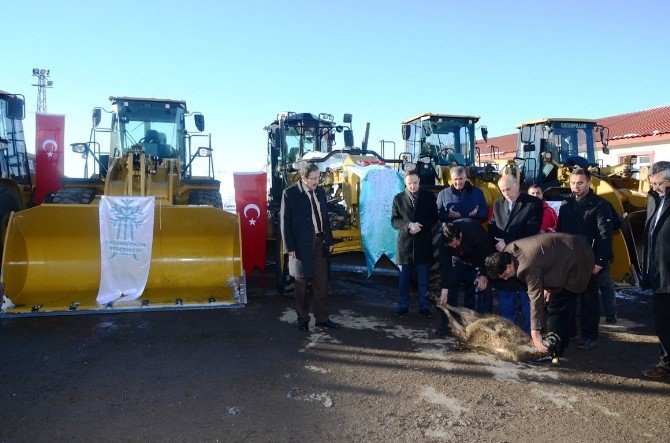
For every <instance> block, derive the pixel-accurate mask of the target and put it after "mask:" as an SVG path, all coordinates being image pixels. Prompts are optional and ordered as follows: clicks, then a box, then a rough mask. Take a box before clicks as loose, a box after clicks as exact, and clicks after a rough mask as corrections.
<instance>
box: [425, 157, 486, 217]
mask: <svg viewBox="0 0 670 443" xmlns="http://www.w3.org/2000/svg"><path fill="white" fill-rule="evenodd" d="M449 174H450V175H451V185H450V186H449V187H447V188H444V189H443V190H441V191H440V193H439V194H438V195H437V210H438V215H439V218H440V221H441V222H453V221H455V220H458V219H460V218H473V219H475V220H477V221H479V222H483V221H486V219H487V218H488V216H489V207H488V205H487V204H486V199H485V198H484V193H483V192H482V191H481V189H479V188H477V187H475V186H473V185H472V183H470V182H469V181H468V179H467V176H466V172H465V168H464V167H463V166H454V167H453V168H451V170H450V171H449Z"/></svg>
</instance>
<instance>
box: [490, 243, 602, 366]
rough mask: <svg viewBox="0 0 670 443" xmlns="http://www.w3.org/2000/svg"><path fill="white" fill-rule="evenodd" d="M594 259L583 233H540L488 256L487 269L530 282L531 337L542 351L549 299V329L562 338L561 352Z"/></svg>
mask: <svg viewBox="0 0 670 443" xmlns="http://www.w3.org/2000/svg"><path fill="white" fill-rule="evenodd" d="M593 262H594V258H593V249H592V248H591V247H590V246H589V245H587V244H586V241H584V239H582V238H581V237H577V236H573V235H570V234H540V235H534V236H532V237H526V238H522V239H520V240H516V241H513V242H511V243H509V244H508V245H507V246H506V247H505V249H503V250H502V252H496V253H495V254H492V255H490V256H488V257H487V258H486V272H487V274H488V275H489V278H492V279H496V278H501V279H504V280H505V279H508V278H511V277H514V276H516V278H518V279H519V280H521V281H522V282H524V283H525V284H526V285H527V286H528V297H529V298H530V329H531V338H532V339H533V344H534V345H535V347H536V348H537V349H538V350H540V351H543V352H546V351H547V349H546V348H545V347H544V346H543V345H542V334H541V330H542V318H543V314H544V308H545V303H546V307H547V311H548V316H547V332H555V333H556V334H558V336H559V337H560V338H561V346H560V348H559V349H558V352H557V354H558V355H559V356H560V355H562V354H563V351H564V350H565V348H566V347H567V346H568V340H569V336H570V320H571V316H572V312H573V308H574V304H575V303H576V301H577V297H578V296H579V295H580V294H581V293H582V292H584V291H585V290H586V288H587V286H588V284H589V280H590V279H591V271H592V269H593Z"/></svg>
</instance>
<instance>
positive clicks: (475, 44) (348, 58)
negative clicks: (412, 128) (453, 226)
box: [0, 0, 670, 195]
mask: <svg viewBox="0 0 670 443" xmlns="http://www.w3.org/2000/svg"><path fill="white" fill-rule="evenodd" d="M111 8H114V9H111ZM2 16H3V20H2V22H3V23H2V28H1V31H0V32H1V34H0V35H2V39H3V43H4V44H3V45H2V47H3V50H2V55H3V57H2V60H3V63H2V71H1V73H0V89H2V90H5V91H9V92H14V93H21V94H24V95H25V97H26V102H27V111H28V117H27V119H26V121H25V122H24V125H25V131H26V139H27V140H26V141H27V143H28V146H29V149H30V147H32V146H34V111H35V107H36V96H37V90H36V88H35V87H33V86H31V84H32V83H35V79H34V78H33V77H32V68H34V67H39V68H48V69H50V70H51V80H53V82H54V88H53V89H49V90H48V92H47V103H48V111H49V112H50V113H54V114H66V115H67V117H66V130H65V138H66V143H68V144H69V143H72V142H75V141H82V140H84V141H85V140H87V139H88V134H89V130H90V110H91V108H92V107H94V106H103V107H106V108H109V106H108V104H109V101H108V97H109V96H110V95H126V96H138V97H159V98H174V99H183V100H186V101H187V103H188V106H189V109H190V110H192V111H200V112H202V113H203V114H204V115H205V118H206V125H207V128H206V129H207V131H209V132H211V133H212V139H213V147H214V149H215V151H214V158H215V163H216V164H217V169H218V170H220V171H221V172H223V173H224V174H227V173H229V172H231V171H255V170H260V169H262V168H263V167H264V165H265V162H266V133H265V131H263V127H264V126H265V125H267V124H268V123H270V122H271V121H272V120H273V119H274V117H275V116H276V114H277V113H278V112H280V111H285V110H290V111H295V112H312V113H319V112H327V113H331V114H333V115H335V116H336V121H338V122H339V121H341V118H342V117H341V116H342V114H343V113H345V112H350V113H352V114H353V115H354V134H355V137H356V144H357V145H359V144H360V140H361V138H362V136H363V131H364V128H365V122H370V123H371V129H370V145H369V146H370V148H372V149H377V148H378V146H379V140H381V139H386V140H393V141H395V142H396V143H397V144H398V147H400V146H401V145H402V143H401V142H402V139H401V137H400V122H401V121H402V120H404V119H406V118H408V117H412V116H414V115H416V114H419V113H423V112H435V113H449V114H469V115H477V116H481V120H480V122H481V123H483V124H486V125H487V126H488V128H489V134H490V135H491V136H495V135H503V134H508V133H511V132H514V127H515V125H516V124H517V123H519V122H521V121H524V120H529V119H534V118H540V117H581V118H597V117H603V116H609V115H615V114H620V113H626V112H632V111H637V110H642V109H648V108H653V107H657V106H664V105H668V104H670V99H669V98H668V95H669V92H668V91H669V90H670V88H669V87H668V80H669V79H670V76H669V73H670V66H669V65H670V57H668V55H669V52H670V50H669V49H668V45H669V44H670V28H668V23H667V19H668V17H669V16H670V2H668V1H667V0H648V1H645V0H641V1H637V2H630V1H624V0H613V1H603V0H594V1H575V0H568V1H557V2H538V1H531V0H523V1H515V0H510V1H494V0H486V1H466V0H460V1H451V0H443V1H439V0H425V1H423V2H408V1H395V0H389V1H381V0H373V1H364V0H359V1H350V0H346V1H334V2H318V1H313V0H312V1H307V0H300V1H298V0H281V1H265V0H262V1H235V2H233V1H226V0H222V1H213V0H202V1H199V2H185V1H183V0H179V1H177V0H161V1H157V0H148V1H140V0H133V1H128V0H118V1H115V2H91V1H82V0H68V1H48V2H47V1H29V0H27V1H23V2H18V1H16V2H4V3H3V7H2ZM66 163H67V165H66V172H67V173H69V174H70V175H76V174H77V173H78V172H79V171H82V172H83V164H82V163H81V159H79V158H78V157H75V156H74V155H71V156H69V157H66ZM73 171H76V173H75V172H73ZM222 175H223V174H222ZM221 178H224V177H221ZM224 182H225V188H226V189H223V190H222V193H223V194H224V195H226V194H231V193H232V189H229V183H230V182H229V181H228V180H224Z"/></svg>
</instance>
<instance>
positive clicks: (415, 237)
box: [391, 170, 437, 317]
mask: <svg viewBox="0 0 670 443" xmlns="http://www.w3.org/2000/svg"><path fill="white" fill-rule="evenodd" d="M405 186H406V189H405V190H404V191H403V192H401V193H399V194H397V195H396V196H395V197H394V198H393V211H392V215H391V224H392V225H393V227H394V228H395V229H397V231H398V250H397V254H396V257H397V260H398V265H399V267H400V281H399V288H398V310H397V312H396V314H397V315H399V316H402V315H404V314H406V313H407V312H408V311H409V282H410V277H411V274H412V270H413V269H415V268H416V276H417V283H418V286H419V313H420V314H421V315H424V316H426V317H429V316H430V306H431V304H430V302H429V301H428V298H427V297H426V293H427V291H428V273H429V271H430V265H431V264H432V263H433V234H432V229H433V226H434V225H435V223H437V199H436V197H435V195H434V194H433V193H432V192H430V191H426V190H424V189H420V188H419V174H418V173H417V171H416V170H411V171H407V172H406V173H405Z"/></svg>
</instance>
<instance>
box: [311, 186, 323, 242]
mask: <svg viewBox="0 0 670 443" xmlns="http://www.w3.org/2000/svg"><path fill="white" fill-rule="evenodd" d="M309 193H310V199H309V201H311V202H312V211H313V212H314V218H315V219H316V227H317V229H318V230H319V232H317V234H321V233H322V232H323V226H321V217H320V216H319V209H318V208H317V207H316V196H315V195H314V191H309Z"/></svg>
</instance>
